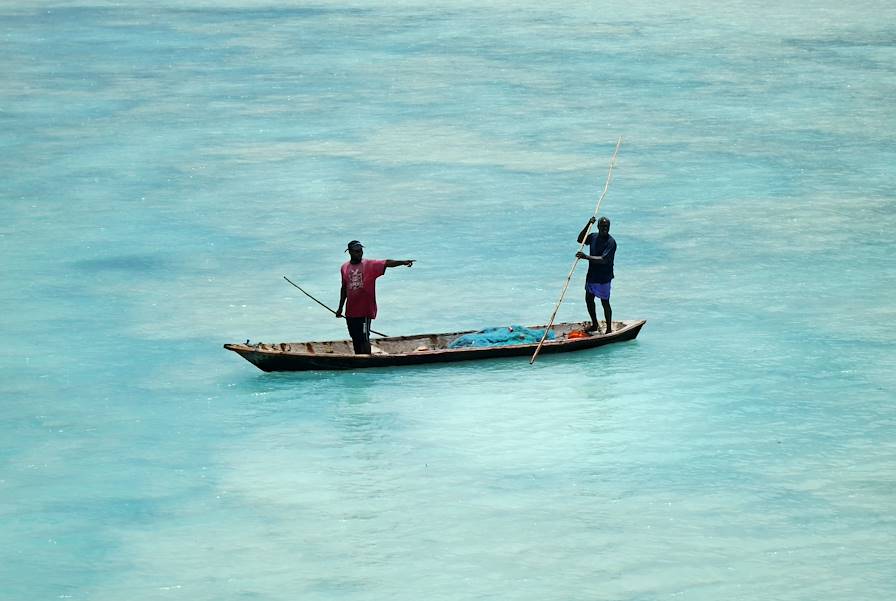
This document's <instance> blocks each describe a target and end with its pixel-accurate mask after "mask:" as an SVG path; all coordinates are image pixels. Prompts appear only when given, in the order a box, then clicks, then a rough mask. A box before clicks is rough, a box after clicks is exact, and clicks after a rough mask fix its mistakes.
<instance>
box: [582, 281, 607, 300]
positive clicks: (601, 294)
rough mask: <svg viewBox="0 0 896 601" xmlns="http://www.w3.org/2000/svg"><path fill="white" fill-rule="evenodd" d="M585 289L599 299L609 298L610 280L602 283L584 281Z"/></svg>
mask: <svg viewBox="0 0 896 601" xmlns="http://www.w3.org/2000/svg"><path fill="white" fill-rule="evenodd" d="M585 290H586V291H587V292H590V293H591V294H593V295H594V296H596V297H597V298H599V299H601V300H610V282H605V283H603V284H592V283H591V282H586V283H585Z"/></svg>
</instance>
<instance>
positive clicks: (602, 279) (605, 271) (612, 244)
mask: <svg viewBox="0 0 896 601" xmlns="http://www.w3.org/2000/svg"><path fill="white" fill-rule="evenodd" d="M594 221H595V220H594V216H592V217H591V219H589V220H588V223H586V224H585V227H583V228H582V231H581V232H579V238H578V240H579V244H581V243H582V242H584V243H585V244H587V245H589V252H590V254H587V255H586V254H585V253H583V252H582V251H579V252H578V253H576V257H578V258H579V259H586V260H587V261H588V275H586V276H585V306H587V307H588V314H589V315H590V316H591V326H589V327H587V328H585V331H586V332H597V333H598V334H600V327H599V326H598V324H597V313H596V312H595V308H594V297H595V296H596V297H597V298H599V299H600V304H601V305H603V307H604V319H605V320H606V322H607V331H606V333H607V334H609V333H610V332H611V331H613V322H612V319H613V309H611V308H610V282H611V281H612V280H613V259H614V258H615V257H616V240H614V239H613V236H611V235H610V220H609V219H607V218H606V217H601V218H600V219H598V220H597V232H592V233H590V234H588V236H587V237H586V236H585V232H587V231H588V228H589V227H590V226H591V224H592V223H594Z"/></svg>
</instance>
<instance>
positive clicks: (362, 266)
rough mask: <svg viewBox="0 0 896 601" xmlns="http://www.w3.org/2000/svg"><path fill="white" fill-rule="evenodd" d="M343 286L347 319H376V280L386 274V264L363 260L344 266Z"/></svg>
mask: <svg viewBox="0 0 896 601" xmlns="http://www.w3.org/2000/svg"><path fill="white" fill-rule="evenodd" d="M341 272H342V285H343V286H345V293H346V303H345V316H346V317H369V318H371V319H373V318H375V317H376V279H377V278H378V277H380V276H381V275H383V274H384V273H386V262H385V261H382V260H377V259H370V260H368V259H361V262H360V263H358V264H357V265H354V264H352V262H351V261H348V262H346V263H343V264H342V269H341Z"/></svg>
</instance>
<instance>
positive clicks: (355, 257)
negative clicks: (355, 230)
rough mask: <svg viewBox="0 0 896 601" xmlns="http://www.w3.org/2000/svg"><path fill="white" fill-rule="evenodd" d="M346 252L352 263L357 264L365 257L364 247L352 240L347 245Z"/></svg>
mask: <svg viewBox="0 0 896 601" xmlns="http://www.w3.org/2000/svg"><path fill="white" fill-rule="evenodd" d="M345 252H347V253H348V256H349V257H351V260H352V263H357V262H358V261H360V260H361V257H363V256H364V245H363V244H361V243H360V242H358V241H357V240H352V241H351V242H349V243H348V244H347V245H346V248H345Z"/></svg>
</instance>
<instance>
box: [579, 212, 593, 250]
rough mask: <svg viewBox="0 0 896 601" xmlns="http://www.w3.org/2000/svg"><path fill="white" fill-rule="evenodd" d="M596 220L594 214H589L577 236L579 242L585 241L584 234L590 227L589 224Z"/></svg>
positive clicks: (586, 233) (585, 234)
mask: <svg viewBox="0 0 896 601" xmlns="http://www.w3.org/2000/svg"><path fill="white" fill-rule="evenodd" d="M595 221H597V219H596V218H595V217H594V215H592V216H591V219H589V220H588V223H586V224H585V227H583V228H582V231H581V232H579V237H578V238H577V239H578V241H579V244H581V243H582V242H584V241H585V236H587V235H588V228H589V227H591V224H592V223H594V222H595Z"/></svg>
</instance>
